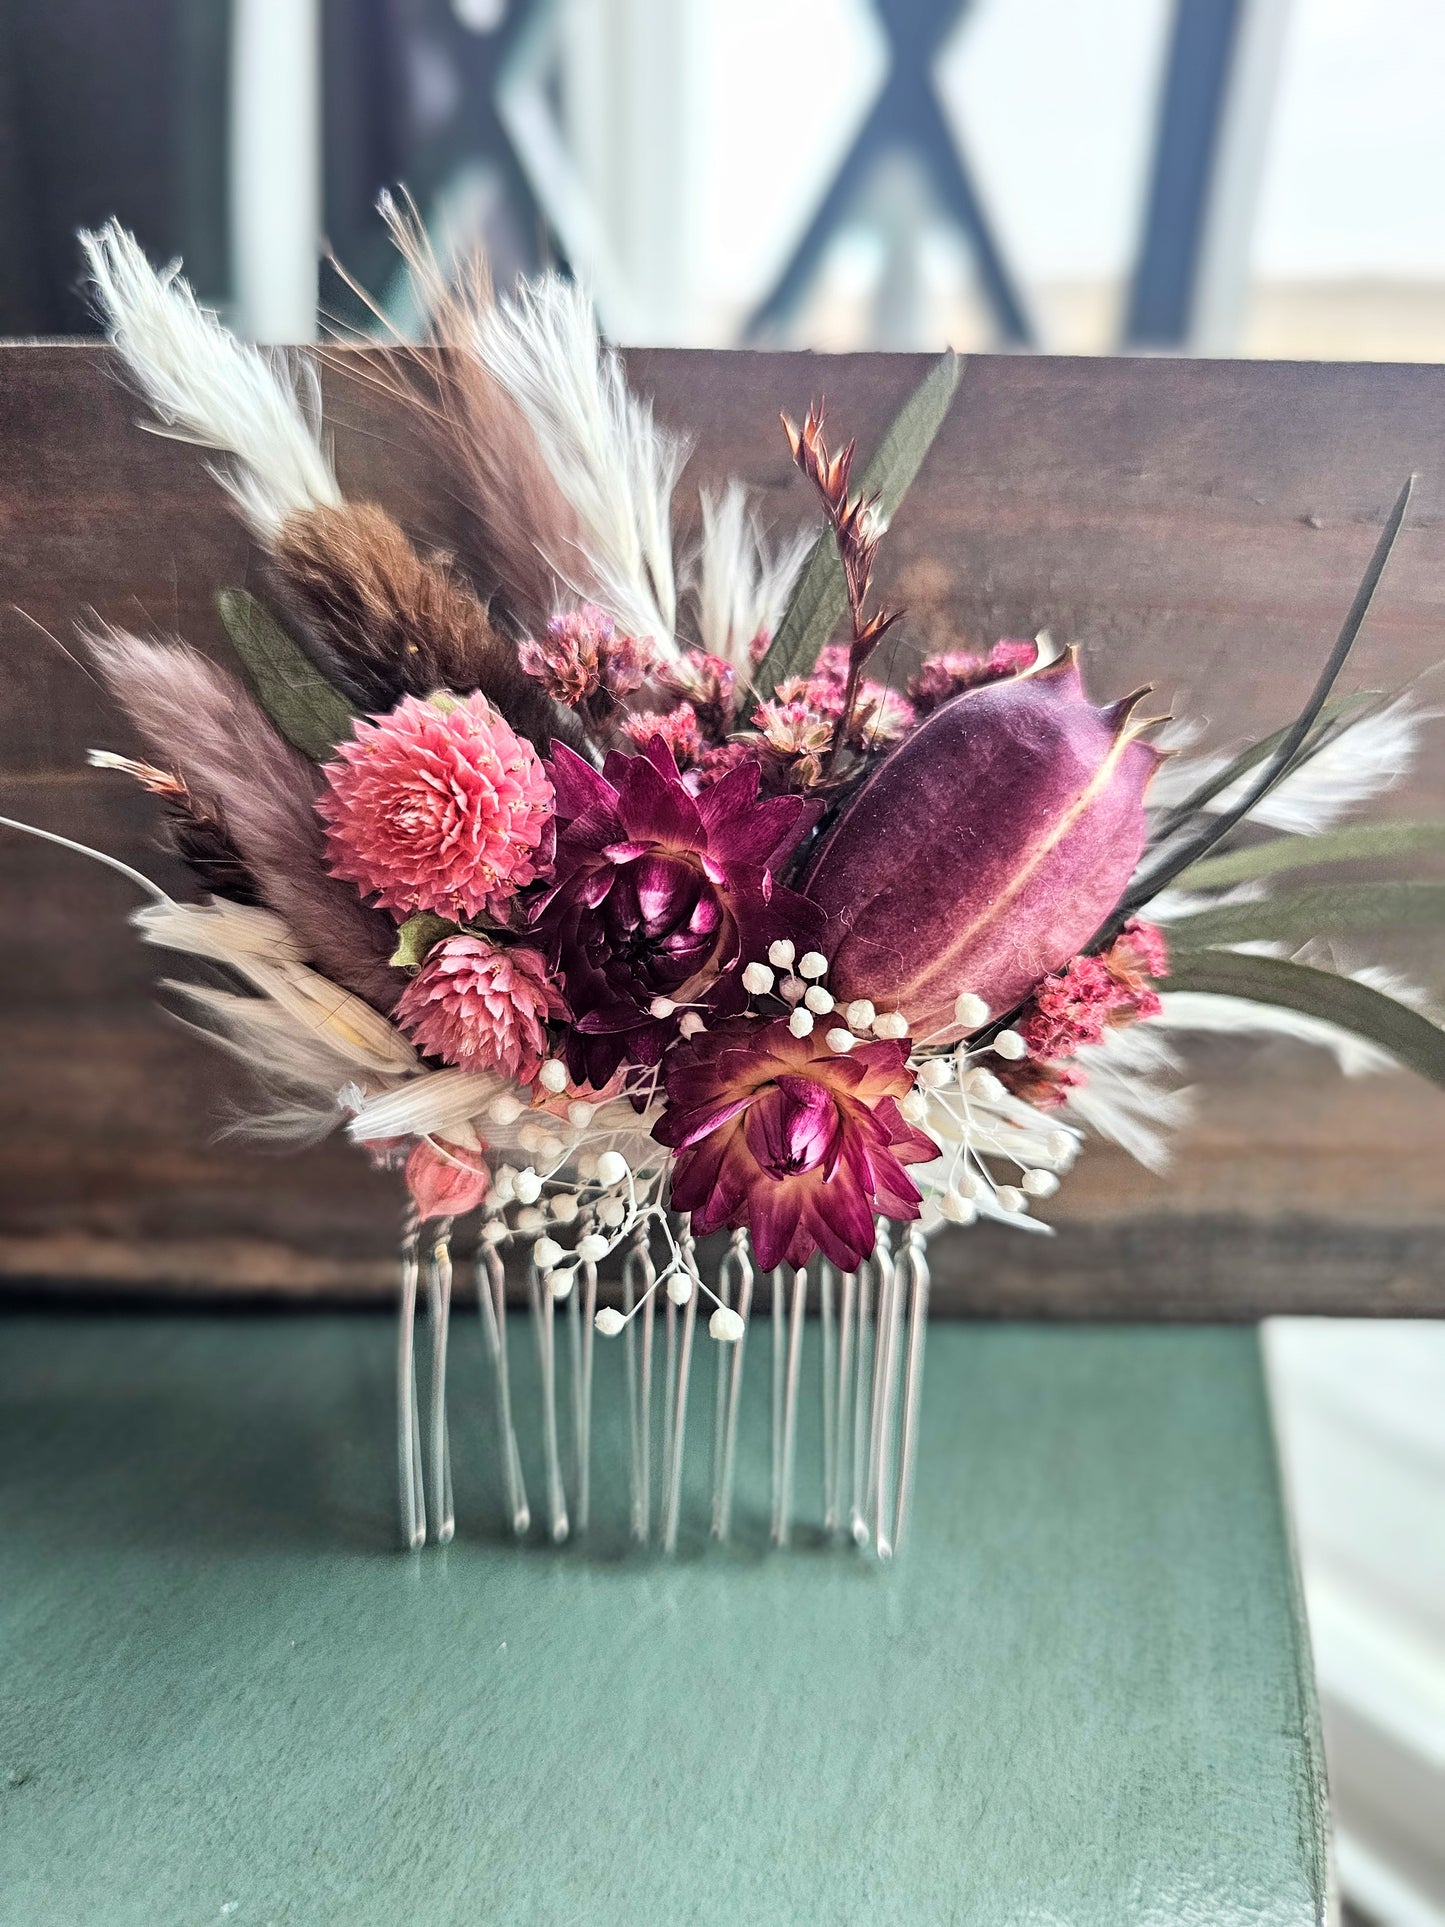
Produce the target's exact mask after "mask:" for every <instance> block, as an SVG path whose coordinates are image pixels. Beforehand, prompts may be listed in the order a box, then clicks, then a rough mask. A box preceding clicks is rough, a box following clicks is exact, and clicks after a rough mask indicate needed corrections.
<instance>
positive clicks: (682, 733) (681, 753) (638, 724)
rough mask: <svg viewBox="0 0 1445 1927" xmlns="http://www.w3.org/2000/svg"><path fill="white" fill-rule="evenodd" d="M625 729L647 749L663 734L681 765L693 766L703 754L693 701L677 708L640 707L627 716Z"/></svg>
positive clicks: (638, 743)
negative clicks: (655, 737)
mask: <svg viewBox="0 0 1445 1927" xmlns="http://www.w3.org/2000/svg"><path fill="white" fill-rule="evenodd" d="M623 729H624V730H625V731H626V733H627V736H628V738H629V739H630V740H631V741H632V742H634V743H636V745H637V747H638V748H639V749H646V748H647V745H648V744H649V743H650V742H651V741H652V739H653V737H654V736H660V737H661V738H662V740H663V741H664V742H665V743H666V744H667V746H668V748H669V749H670V750H671V751H672V759H673V761H674V762H675V763H676V764H677V766H678V768H679V769H691V768H692V767H693V765H694V764H695V763H696V762H697V761H698V760H699V759H700V758H701V756H702V750H703V743H702V731H701V730H700V729H699V728H698V719H697V711H696V710H695V709H694V708H693V706H692V704H691V703H679V704H678V705H677V708H676V709H664V710H659V709H644V710H640V711H637V712H636V713H634V714H633V715H631V716H629V717H628V718H627V721H626V722H625V723H624V724H623Z"/></svg>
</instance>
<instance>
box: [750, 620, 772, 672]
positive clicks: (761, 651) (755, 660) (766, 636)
mask: <svg viewBox="0 0 1445 1927" xmlns="http://www.w3.org/2000/svg"><path fill="white" fill-rule="evenodd" d="M772 646H773V632H772V630H771V629H769V628H767V627H766V626H764V627H763V628H761V629H759V631H758V633H757V634H756V635H755V636H754V637H753V639H752V641H751V642H750V643H749V644H748V661H749V662H750V663H751V664H752V665H753V667H754V668H756V667H757V665H758V664H759V663H760V662H761V661H762V659H763V657H764V656H765V655H766V654H767V653H768V651H769V650H770V649H771V648H772Z"/></svg>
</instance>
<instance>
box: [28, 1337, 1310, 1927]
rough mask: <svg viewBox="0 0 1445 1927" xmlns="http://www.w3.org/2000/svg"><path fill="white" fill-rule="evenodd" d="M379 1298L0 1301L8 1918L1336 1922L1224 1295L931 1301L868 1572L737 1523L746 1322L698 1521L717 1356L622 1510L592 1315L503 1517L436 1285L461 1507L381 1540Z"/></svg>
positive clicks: (1252, 1425)
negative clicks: (996, 1313)
mask: <svg viewBox="0 0 1445 1927" xmlns="http://www.w3.org/2000/svg"><path fill="white" fill-rule="evenodd" d="M518 1323H519V1325H520V1321H518ZM391 1331H392V1326H391V1321H390V1320H387V1319H381V1318H371V1317H350V1318H335V1317H330V1318H327V1317H310V1316H299V1317H291V1318H277V1317H260V1318H245V1319H239V1318H231V1319H228V1318H221V1317H216V1316H200V1317H189V1318H175V1317H163V1318H134V1317H106V1318H100V1319H94V1318H77V1317H73V1316H72V1317H69V1318H59V1317H55V1316H51V1317H48V1318H16V1317H11V1318H0V1533H3V1544H4V1547H5V1575H6V1577H5V1584H4V1586H3V1587H0V1645H3V1650H4V1652H5V1655H6V1676H5V1691H4V1694H3V1696H0V1814H3V1824H0V1923H3V1927H76V1923H78V1922H101V1921H104V1922H106V1923H107V1927H161V1924H162V1923H164V1924H165V1927H170V1923H173V1922H174V1923H179V1922H195V1921H215V1920H218V1919H220V1918H222V1916H223V1914H224V1913H225V1910H226V1908H227V1907H228V1905H229V1904H230V1903H235V1904H234V1908H233V1909H232V1913H231V1914H230V1915H228V1916H227V1917H233V1918H234V1919H235V1920H236V1921H237V1922H250V1921H256V1922H264V1921H274V1922H276V1923H277V1924H278V1927H281V1923H286V1924H287V1927H315V1924H316V1923H323V1922H325V1923H331V1922H343V1921H344V1922H347V1923H349V1927H396V1923H399V1922H411V1921H415V1922H417V1923H418V1924H419V1927H420V1924H421V1923H425V1927H464V1924H465V1927H471V1923H474V1922H478V1921H485V1922H505V1923H507V1927H534V1924H535V1927H563V1923H571V1922H586V1923H588V1927H613V1923H619V1924H620V1923H629V1924H630V1923H632V1922H637V1923H641V1924H642V1927H653V1923H658V1922H664V1921H665V1922H678V1923H683V1922H697V1923H706V1927H732V1924H733V1923H746V1924H748V1927H754V1924H756V1927H784V1924H785V1923H786V1924H787V1927H811V1923H830V1927H831V1924H832V1923H836V1927H864V1924H865V1923H866V1924H867V1927H902V1924H903V1923H906V1924H907V1927H944V1924H945V1923H955V1924H957V1927H1043V1924H1044V1923H1061V1922H1068V1923H1070V1927H1161V1923H1166V1922H1167V1923H1170V1927H1184V1923H1190V1922H1198V1923H1201V1924H1203V1923H1207V1927H1324V1922H1325V1921H1326V1919H1327V1918H1329V1914H1328V1911H1327V1908H1328V1897H1327V1877H1326V1847H1325V1819H1324V1784H1323V1773H1322V1767H1321V1761H1320V1755H1319V1744H1318V1732H1317V1725H1316V1717H1315V1709H1314V1703H1313V1690H1312V1685H1311V1680H1310V1665H1309V1653H1308V1646H1307V1643H1306V1639H1305V1631H1304V1625H1303V1620H1302V1618H1301V1615H1300V1610H1299V1603H1298V1599H1297V1597H1296V1593H1295V1588H1294V1584H1293V1576H1292V1573H1291V1569H1290V1556H1289V1549H1288V1543H1287V1535H1286V1531H1285V1526H1284V1520H1283V1517H1282V1513H1281V1506H1280V1498H1279V1491H1278V1485H1277V1481H1276V1476H1275V1468H1274V1456H1273V1449H1272V1445H1271V1440H1270V1427H1269V1418H1268V1413H1267V1411H1266V1406H1265V1398H1264V1388H1263V1384H1262V1382H1261V1376H1260V1370H1259V1359H1258V1352H1257V1348H1256V1342H1255V1336H1254V1334H1253V1333H1252V1332H1248V1331H1219V1330H1195V1331H1168V1330H1153V1331H1150V1330H1140V1329H1107V1330H1100V1329H1095V1330H1082V1329H1077V1328H1060V1329H1057V1330H1041V1329H1039V1328H1037V1327H1034V1328H1021V1327H1018V1326H1010V1325H1001V1326H994V1327H982V1328H980V1327H969V1326H964V1325H958V1324H954V1325H940V1326H937V1327H935V1329H934V1331H933V1333H932V1334H931V1336H930V1339H929V1349H928V1379H929V1384H928V1391H927V1396H926V1397H925V1400H924V1407H923V1427H922V1440H921V1451H920V1462H919V1479H918V1488H917V1509H916V1512H915V1515H914V1531H913V1536H912V1540H911V1544H910V1546H909V1547H908V1548H907V1549H906V1550H905V1552H904V1555H903V1557H902V1558H901V1559H899V1560H897V1561H896V1562H895V1563H894V1565H893V1566H892V1567H891V1568H888V1569H884V1568H882V1567H880V1566H878V1565H877V1564H876V1562H873V1561H871V1560H869V1559H868V1558H866V1557H864V1556H862V1555H859V1554H858V1553H857V1552H855V1550H854V1549H853V1548H852V1547H851V1546H849V1547H847V1548H844V1547H840V1546H834V1547H832V1548H827V1547H825V1546H824V1545H822V1544H820V1543H819V1542H818V1539H817V1537H816V1535H815V1534H814V1533H812V1532H801V1531H800V1533H799V1535H798V1539H797V1543H796V1546H795V1549H794V1550H792V1551H790V1552H788V1553H784V1554H775V1555H769V1554H768V1553H767V1552H766V1550H765V1544H766V1531H767V1525H766V1503H765V1495H766V1492H767V1487H768V1463H769V1444H768V1424H767V1405H768V1369H767V1352H766V1346H765V1345H759V1346H756V1347H752V1348H750V1352H749V1365H748V1370H747V1372H746V1378H745V1387H744V1399H745V1409H744V1413H743V1422H742V1427H741V1434H740V1464H739V1468H738V1469H739V1487H738V1494H739V1497H738V1506H737V1511H736V1535H737V1536H736V1542H735V1543H734V1544H732V1545H730V1546H728V1547H726V1548H719V1547H716V1546H712V1547H709V1545H708V1543H707V1542H706V1540H704V1539H703V1538H702V1537H701V1535H700V1533H699V1532H696V1531H694V1530H692V1529H691V1522H697V1521H701V1520H705V1519H706V1516H707V1507H706V1491H707V1482H708V1476H709V1467H710V1463H711V1438H710V1418H711V1411H712V1400H711V1396H710V1394H711V1382H710V1380H711V1374H710V1373H706V1374H704V1375H703V1376H702V1378H701V1379H699V1378H696V1377H695V1378H694V1381H693V1384H694V1392H693V1397H692V1400H691V1405H690V1411H689V1422H688V1467H689V1483H690V1487H691V1489H690V1491H689V1494H688V1496H687V1500H686V1502H685V1504H684V1507H683V1516H684V1518H685V1519H686V1520H687V1521H689V1522H690V1526H689V1530H688V1531H687V1532H686V1534H685V1536H684V1540H683V1542H682V1546H681V1549H680V1556H679V1557H678V1558H677V1559H676V1560H673V1561H663V1560H659V1559H658V1558H656V1557H655V1556H653V1555H651V1554H648V1553H641V1554H639V1553H635V1552H634V1553H631V1554H629V1552H628V1549H627V1544H626V1537H625V1534H626V1520H627V1504H626V1477H625V1470H624V1465H625V1459H626V1449H627V1448H626V1444H625V1433H624V1428H623V1426H622V1423H621V1420H620V1414H621V1410H622V1405H621V1400H622V1398H623V1362H622V1353H621V1348H620V1347H618V1346H600V1347H599V1349H598V1385H597V1404H596V1411H597V1446H596V1451H595V1454H594V1468H595V1469H594V1487H593V1495H594V1496H593V1506H594V1521H595V1529H594V1532H593V1533H592V1534H591V1535H589V1538H588V1540H587V1541H586V1542H585V1543H581V1542H574V1543H571V1544H569V1545H568V1546H567V1547H566V1548H565V1549H563V1550H560V1551H558V1550H554V1549H552V1548H551V1547H549V1546H547V1545H545V1544H544V1543H543V1542H542V1530H543V1529H542V1527H541V1525H540V1523H539V1524H538V1525H537V1526H536V1527H535V1528H534V1538H533V1541H532V1542H531V1543H530V1544H528V1545H525V1546H518V1545H515V1544H513V1543H504V1542H501V1541H500V1540H499V1539H498V1537H497V1534H498V1531H499V1522H500V1518H501V1495H500V1492H499V1490H498V1488H497V1485H496V1483H495V1478H494V1472H495V1465H494V1455H493V1452H492V1430H491V1409H490V1399H489V1396H488V1393H487V1391H486V1390H485V1389H484V1385H483V1381H482V1373H483V1367H482V1341H481V1334H480V1332H479V1331H478V1330H477V1328H476V1325H475V1323H474V1321H472V1320H467V1321H466V1322H465V1324H455V1325H454V1326H453V1333H452V1346H451V1354H450V1355H451V1361H452V1385H453V1404H452V1418H451V1435H452V1440H453V1451H454V1454H455V1457H456V1498H457V1512H458V1522H459V1523H458V1536H457V1539H456V1542H455V1543H454V1544H453V1545H452V1546H450V1547H448V1548H447V1549H446V1550H445V1551H436V1550H432V1551H429V1552H427V1553H425V1554H423V1555H421V1556H419V1557H416V1558H407V1557H403V1556H400V1555H398V1554H396V1553H395V1552H393V1551H392V1550H391V1548H392V1545H393V1543H394V1534H395V1521H394V1517H393V1513H392V1495H393V1480H394V1476H395V1469H394V1457H393V1451H392V1422H393V1407H392V1394H393V1378H392V1349H391ZM814 1336H815V1334H812V1333H810V1341H809V1350H808V1355H807V1357H806V1358H805V1361H804V1371H805V1373H806V1374H807V1377H808V1380H809V1382H810V1383H811V1382H812V1375H813V1372H814V1371H815V1369H816V1357H815V1355H814V1353H813V1351H812V1342H813V1339H814ZM511 1349H512V1357H513V1360H514V1369H515V1371H516V1373H517V1378H516V1396H517V1398H518V1401H519V1406H518V1409H519V1412H520V1414H521V1417H522V1436H523V1439H524V1440H525V1441H526V1444H525V1445H524V1451H525V1453H526V1463H525V1471H526V1475H527V1478H528V1480H529V1481H531V1482H533V1490H536V1489H537V1488H536V1484H535V1482H536V1481H537V1480H538V1478H539V1477H540V1470H541V1468H540V1464H539V1463H538V1461H537V1459H536V1458H535V1457H534V1455H533V1453H532V1451H531V1449H530V1448H531V1445H532V1443H533V1441H534V1440H535V1439H536V1437H537V1427H538V1412H537V1406H536V1397H537V1394H536V1374H535V1370H534V1367H533V1358H534V1353H535V1348H534V1347H533V1346H532V1345H531V1343H530V1342H529V1341H528V1335H527V1333H526V1332H525V1331H524V1330H521V1329H519V1330H518V1332H517V1334H516V1338H515V1340H514V1342H513V1345H512V1348H511ZM805 1404H806V1405H807V1406H808V1407H809V1408H810V1410H809V1418H810V1423H809V1425H808V1427H807V1428H806V1429H805V1431H804V1434H803V1435H802V1437H801V1438H800V1441H799V1458H798V1481H799V1486H798V1489H799V1493H800V1495H807V1496H806V1498H805V1499H804V1503H805V1504H807V1505H808V1506H809V1507H810V1516H811V1511H812V1509H814V1508H815V1501H814V1500H813V1495H814V1494H815V1493H816V1492H817V1490H818V1482H819V1467H820V1458H819V1440H818V1413H817V1401H816V1400H808V1401H805ZM760 1495H763V1500H764V1502H763V1503H762V1504H759V1503H758V1501H759V1496H760Z"/></svg>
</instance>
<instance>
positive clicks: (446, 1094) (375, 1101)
mask: <svg viewBox="0 0 1445 1927" xmlns="http://www.w3.org/2000/svg"><path fill="white" fill-rule="evenodd" d="M512 1088H513V1087H512V1085H510V1084H509V1083H508V1082H507V1081H506V1080H505V1079H503V1078H500V1077H496V1076H493V1075H492V1074H491V1073H490V1072H488V1071H459V1070H446V1071H424V1072H422V1074H421V1075H420V1076H419V1077H412V1078H408V1080H407V1081H406V1083H405V1084H403V1085H402V1086H401V1087H400V1089H398V1090H393V1091H383V1092H382V1093H380V1094H379V1095H378V1096H375V1097H372V1098H369V1099H368V1100H367V1101H366V1102H365V1103H363V1104H359V1105H358V1106H357V1107H356V1110H355V1114H354V1115H353V1117H352V1118H351V1120H350V1122H349V1123H348V1124H347V1127H346V1130H347V1135H348V1136H349V1137H351V1138H354V1139H355V1140H356V1142H357V1143H358V1144H373V1143H376V1142H377V1141H378V1140H380V1139H383V1138H389V1137H432V1136H440V1137H446V1136H448V1135H449V1134H450V1133H451V1132H452V1131H454V1130H455V1129H456V1128H457V1127H458V1126H459V1125H461V1124H466V1123H470V1122H471V1121H472V1120H473V1119H478V1118H481V1117H483V1116H484V1115H485V1113H486V1109H487V1106H488V1105H489V1104H490V1103H491V1101H492V1099H493V1098H495V1097H498V1096H500V1095H501V1093H502V1092H503V1091H508V1090H511V1089H512Z"/></svg>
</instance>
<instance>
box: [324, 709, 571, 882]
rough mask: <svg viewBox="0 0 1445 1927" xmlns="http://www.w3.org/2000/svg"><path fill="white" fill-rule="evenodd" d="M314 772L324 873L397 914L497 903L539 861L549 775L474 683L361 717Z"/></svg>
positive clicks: (527, 878)
mask: <svg viewBox="0 0 1445 1927" xmlns="http://www.w3.org/2000/svg"><path fill="white" fill-rule="evenodd" d="M322 775H323V776H324V777H325V778H326V784H327V787H326V788H325V789H323V790H322V792H321V794H320V795H319V796H318V797H317V799H316V807H317V810H318V811H319V812H320V814H321V817H322V819H323V821H324V822H325V824H326V826H327V834H326V845H327V857H328V861H329V864H330V868H331V873H332V875H333V876H337V877H342V878H344V879H345V880H346V881H347V882H348V883H354V884H356V885H357V887H358V888H359V889H360V890H361V891H362V893H363V894H364V895H371V896H375V898H376V900H377V902H378V903H379V904H380V905H381V906H382V908H383V909H386V910H391V911H394V912H396V913H397V914H398V915H399V916H403V917H405V916H410V915H411V913H412V912H413V911H415V910H433V911H436V912H437V913H439V914H440V915H442V916H448V917H475V916H480V915H482V914H483V913H485V912H489V911H490V912H491V913H492V914H499V913H500V911H501V909H502V907H503V906H504V905H505V902H506V899H507V898H509V897H511V896H512V895H513V894H514V893H515V892H516V891H518V890H520V889H521V888H522V887H523V886H524V885H525V884H528V883H532V882H535V880H536V879H537V877H538V876H540V875H541V874H542V872H543V870H544V869H545V867H546V852H545V848H544V844H545V840H546V836H547V831H548V826H549V824H550V820H551V812H552V785H551V784H550V783H549V782H548V780H547V777H546V774H545V772H544V771H543V768H542V764H541V762H540V760H539V759H538V756H537V752H536V750H534V749H533V747H532V745H531V744H530V743H528V742H525V741H524V740H523V739H522V738H521V737H519V736H517V735H516V734H514V732H513V730H512V728H511V726H510V725H509V724H508V723H507V722H506V721H505V720H504V719H503V717H502V716H501V715H500V714H499V713H498V711H497V710H496V709H494V708H493V707H492V705H491V703H489V702H488V701H487V699H486V697H485V696H483V695H481V694H480V693H477V694H473V695H470V696H467V697H465V698H460V697H452V696H447V697H444V698H438V699H436V700H433V701H422V700H421V699H420V698H418V697H416V696H406V697H403V699H402V700H401V702H399V703H398V704H397V706H396V708H395V709H393V710H392V711H391V712H390V713H389V714H388V715H385V716H381V717H378V718H376V719H375V720H374V721H372V722H358V723H357V725H356V728H355V733H354V735H353V737H352V740H351V741H350V742H349V743H341V744H340V745H338V747H337V751H336V761H335V762H331V763H327V764H325V765H324V766H323V768H322Z"/></svg>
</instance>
